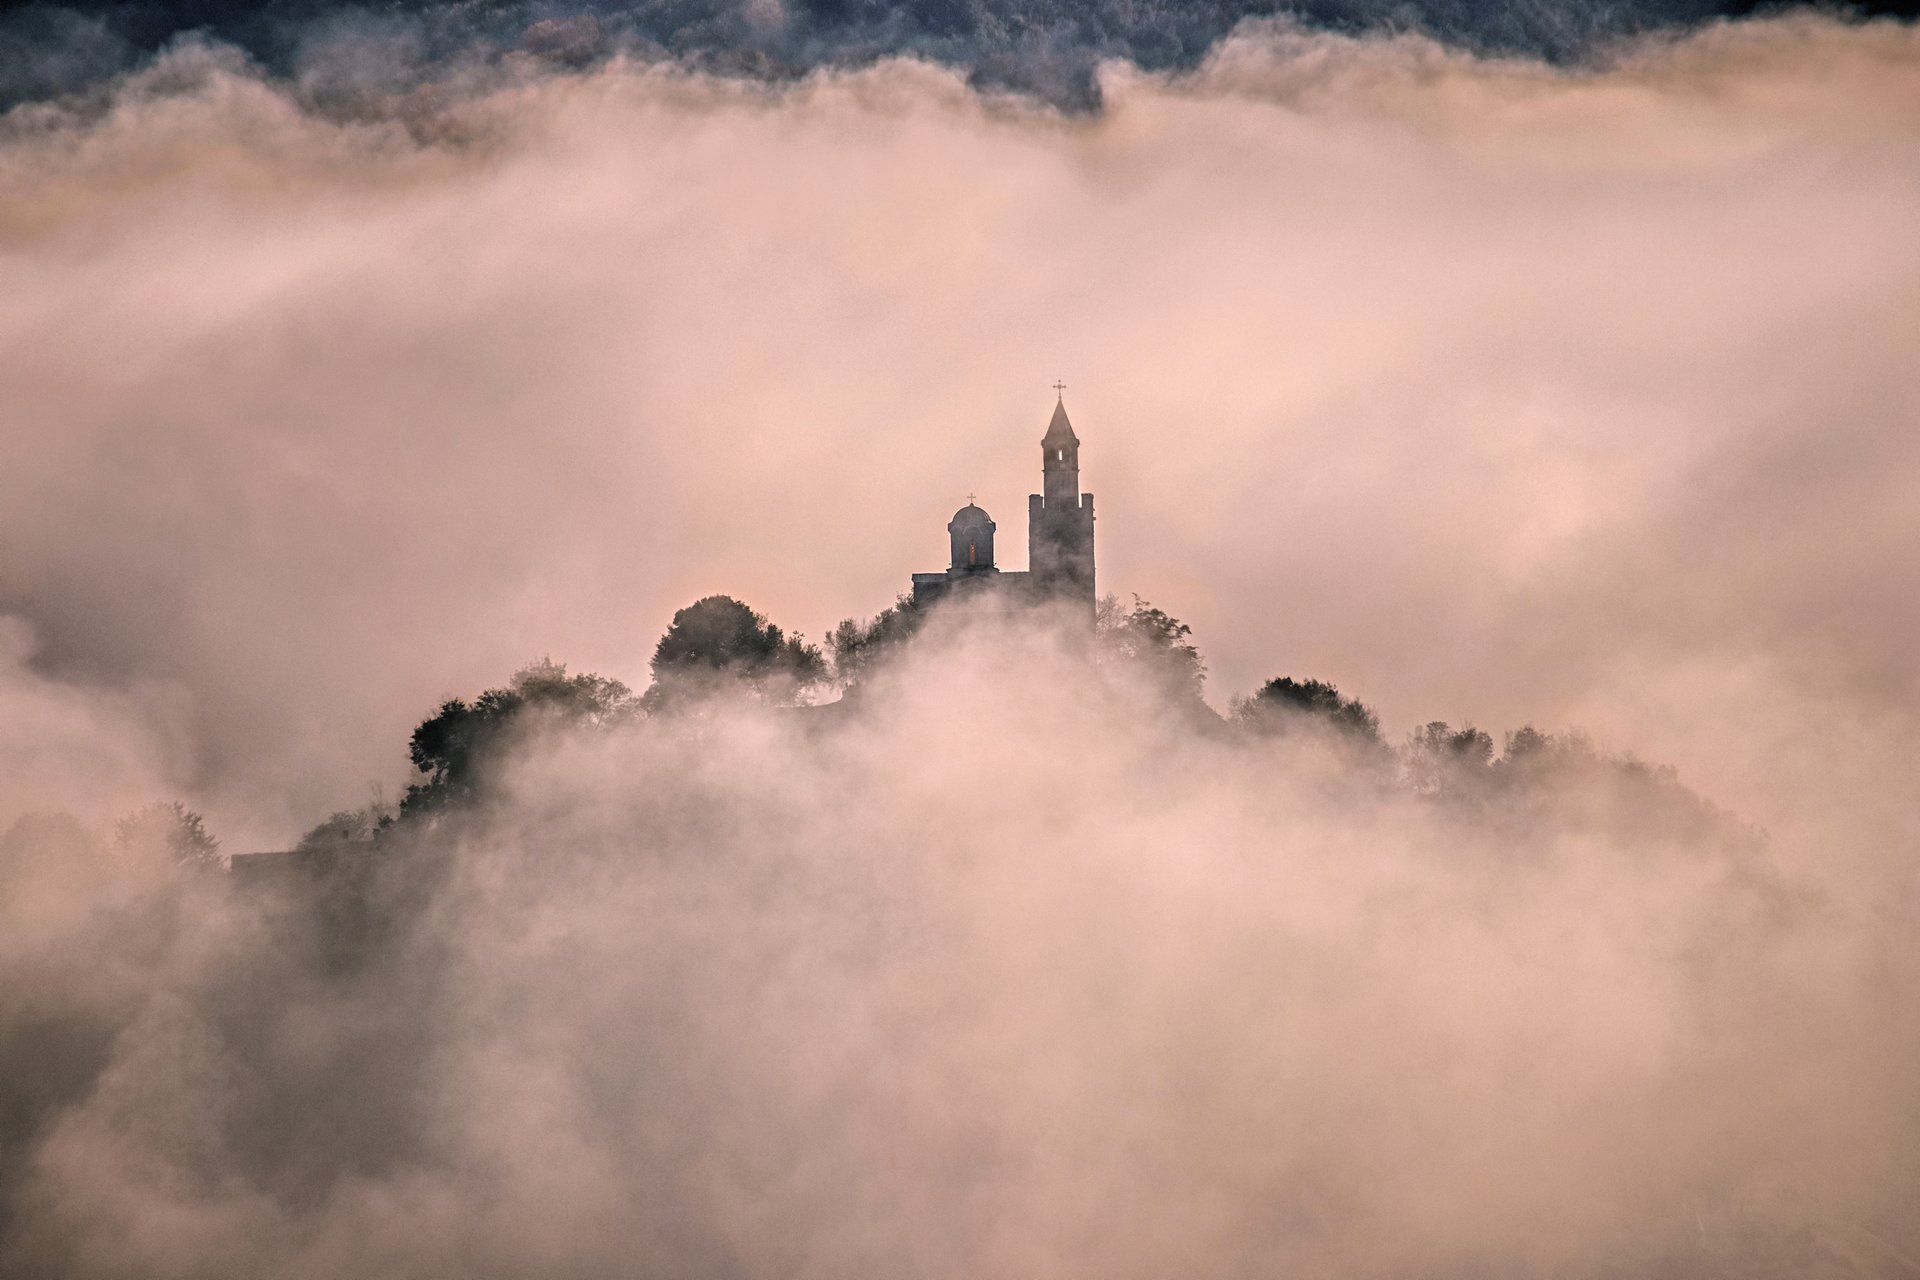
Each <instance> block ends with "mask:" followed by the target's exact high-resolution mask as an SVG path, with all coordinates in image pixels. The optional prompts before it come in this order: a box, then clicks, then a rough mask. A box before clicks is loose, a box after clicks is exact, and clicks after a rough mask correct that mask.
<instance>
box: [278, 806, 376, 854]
mask: <svg viewBox="0 0 1920 1280" xmlns="http://www.w3.org/2000/svg"><path fill="white" fill-rule="evenodd" d="M392 820H393V819H392V815H391V814H389V813H387V812H385V811H383V810H382V809H381V807H380V806H379V805H368V806H367V807H366V808H364V809H342V810H340V811H339V812H337V813H335V814H333V815H332V816H331V817H329V818H328V819H327V820H326V821H325V822H322V823H320V824H318V825H317V826H315V827H314V828H313V829H312V830H311V831H309V832H307V834H305V835H303V836H301V837H300V843H299V844H297V845H295V846H294V848H295V849H296V850H298V851H300V852H302V853H315V852H319V851H321V850H329V849H343V848H352V847H356V846H361V847H366V846H371V845H372V844H373V842H374V840H375V839H376V838H378V836H379V835H380V832H381V831H382V830H383V829H384V828H385V827H386V826H387V825H388V824H389V823H390V822H392Z"/></svg>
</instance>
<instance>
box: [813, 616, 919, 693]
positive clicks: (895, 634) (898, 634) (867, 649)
mask: <svg viewBox="0 0 1920 1280" xmlns="http://www.w3.org/2000/svg"><path fill="white" fill-rule="evenodd" d="M924 618H925V615H924V614H923V613H921V611H920V608H919V606H917V605H915V604H914V602H913V597H912V596H910V595H905V594H902V595H901V596H900V597H899V598H898V599H896V600H895V601H894V602H893V604H892V605H891V606H889V607H888V608H886V609H883V610H881V611H880V613H879V614H878V615H877V616H875V617H874V618H873V619H872V620H871V621H869V622H867V623H865V624H864V625H863V624H861V623H858V622H855V621H854V620H853V619H852V618H843V619H841V622H840V625H839V626H837V627H835V628H834V629H833V634H832V635H830V636H828V637H827V648H828V650H829V652H830V653H831V654H832V656H833V675H834V679H836V680H838V681H839V682H840V683H841V684H843V685H852V684H855V683H857V682H858V681H859V680H860V679H861V677H863V676H866V675H868V674H870V673H872V671H873V670H874V669H875V668H876V667H877V666H879V665H880V664H881V663H882V662H885V661H887V660H888V659H890V658H892V657H894V656H895V655H896V654H898V653H899V652H900V651H901V650H902V649H904V648H905V647H906V643H907V641H908V640H910V639H912V638H913V636H914V634H915V633H916V632H918V631H919V630H920V623H921V621H922V620H923V619H924Z"/></svg>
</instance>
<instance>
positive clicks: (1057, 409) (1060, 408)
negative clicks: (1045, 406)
mask: <svg viewBox="0 0 1920 1280" xmlns="http://www.w3.org/2000/svg"><path fill="white" fill-rule="evenodd" d="M1079 443H1080V437H1079V436H1076V435H1075V434H1073V424H1072V423H1071V422H1068V421H1067V402H1066V401H1065V400H1062V401H1060V403H1058V404H1056V405H1054V406H1053V421H1052V422H1049V423H1048V424H1047V434H1046V436H1045V437H1044V438H1043V439H1042V440H1041V441H1040V447H1041V448H1042V449H1058V448H1061V447H1062V446H1065V445H1070V444H1076V445H1077V444H1079Z"/></svg>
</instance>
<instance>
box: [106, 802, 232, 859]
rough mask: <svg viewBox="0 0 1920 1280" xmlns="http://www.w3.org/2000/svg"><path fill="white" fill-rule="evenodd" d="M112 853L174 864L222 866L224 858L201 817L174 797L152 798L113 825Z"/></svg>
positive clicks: (126, 857) (216, 841)
mask: <svg viewBox="0 0 1920 1280" xmlns="http://www.w3.org/2000/svg"><path fill="white" fill-rule="evenodd" d="M113 852H114V854H115V856H117V857H121V858H125V859H128V860H131V861H139V862H149V863H159V862H164V863H166V864H167V865H169V866H175V867H194V868H201V867H224V866H225V865H226V861H227V860H226V859H225V858H223V857H221V856H220V842H219V841H218V840H216V839H214V837H213V836H212V835H211V834H210V833H209V832H208V831H207V825H206V822H205V820H203V819H202V818H201V816H200V815H199V814H197V813H195V812H194V811H193V810H191V809H189V808H187V806H186V805H184V804H181V803H180V802H179V801H178V800H156V801H154V802H153V803H152V804H150V805H147V806H145V807H144V808H141V809H137V810H135V811H134V812H132V813H130V814H128V815H127V816H126V817H124V818H122V819H120V821H119V822H117V823H115V824H114V828H113Z"/></svg>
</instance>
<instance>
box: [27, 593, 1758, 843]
mask: <svg viewBox="0 0 1920 1280" xmlns="http://www.w3.org/2000/svg"><path fill="white" fill-rule="evenodd" d="M925 623H926V617H925V615H924V614H923V613H922V611H920V610H917V609H916V608H915V607H914V605H913V602H912V600H911V599H910V598H908V597H906V596H902V597H900V599H899V600H898V601H896V602H895V603H894V604H893V605H892V606H891V607H889V608H888V609H886V610H884V611H882V612H881V613H880V614H879V615H878V616H876V617H874V618H871V619H869V620H867V621H865V622H860V621H858V620H855V619H847V620H845V621H843V622H841V623H840V625H839V626H838V627H837V628H835V629H834V631H833V632H832V633H831V634H830V635H829V636H828V638H827V642H826V645H825V647H824V649H823V648H822V647H821V646H816V645H813V644H809V643H807V642H806V640H805V639H804V638H803V637H801V636H798V635H789V634H787V633H786V632H784V631H783V630H782V628H781V627H779V626H778V625H777V624H775V623H772V622H769V621H768V620H767V619H766V617H765V616H764V615H763V614H761V613H759V612H757V611H755V610H754V609H753V608H752V607H751V606H749V605H747V604H745V603H743V602H741V601H739V600H735V599H733V598H731V597H728V596H721V595H715V596H708V597H705V598H703V599H701V600H698V601H696V602H694V603H693V604H691V605H688V606H687V607H686V608H684V609H681V610H679V611H678V612H677V613H675V614H674V616H673V621H672V623H671V625H669V627H668V628H667V630H666V632H665V633H664V634H663V635H662V636H661V637H660V640H659V642H658V644H657V645H656V646H655V649H654V654H653V658H652V661H651V664H650V674H651V677H652V681H651V683H650V685H649V686H648V687H647V688H646V690H645V691H644V692H643V693H640V694H636V693H635V692H634V691H633V690H632V689H631V688H630V687H629V686H628V685H626V684H624V683H622V682H621V681H619V680H617V679H613V678H610V677H607V676H601V675H595V674H588V673H569V672H568V670H567V668H566V666H565V665H564V664H561V663H557V662H554V661H552V660H551V659H549V658H542V659H541V660H539V661H537V662H535V663H533V664H531V665H529V666H527V667H525V668H523V669H521V670H520V671H518V672H516V673H515V674H514V675H513V677H512V679H511V680H510V681H508V683H507V684H506V685H504V686H502V687H499V688H493V689H487V690H484V691H483V692H481V693H479V694H478V695H477V696H475V697H474V698H472V699H471V700H468V699H465V698H453V699H449V700H448V701H446V702H444V703H443V704H441V706H440V707H439V708H438V710H437V711H435V712H434V714H432V715H431V716H429V717H428V718H427V719H425V720H424V721H422V722H421V723H420V725H419V726H418V727H417V728H416V729H415V730H414V731H413V734H412V737H411V739H410V740H409V742H408V744H407V747H408V757H409V759H410V760H411V762H412V765H413V767H414V770H415V774H416V777H415V780H414V781H413V782H412V783H411V784H410V785H408V787H407V788H406V791H405V793H404V795H403V797H402V798H401V800H400V801H399V803H398V804H397V805H388V804H387V803H385V802H384V801H380V800H376V801H375V802H373V803H371V804H369V805H367V806H365V807H363V808H360V809H349V810H341V811H339V812H336V813H334V814H332V815H331V816H330V817H328V818H327V819H326V820H324V821H322V822H320V823H319V824H317V825H316V826H314V827H313V828H312V829H311V830H309V831H308V832H307V833H306V834H305V835H304V836H302V837H301V839H300V841H299V843H298V845H297V847H296V853H299V854H303V855H309V856H311V857H313V858H316V859H321V860H323V861H324V860H327V859H330V858H333V857H335V856H336V855H344V854H347V853H353V852H360V853H371V852H373V851H374V850H376V849H388V848H396V847H401V846H402V845H405V846H407V847H413V846H414V845H415V844H416V843H417V842H416V841H415V840H414V836H415V835H416V834H418V833H419V832H421V831H424V830H430V829H432V828H434V827H436V826H440V825H444V824H445V823H447V822H449V821H457V820H459V819H460V818H461V817H462V815H465V814H468V813H470V812H473V811H484V809H485V807H486V804H487V802H488V801H489V799H490V797H491V795H492V787H493V783H494V781H495V780H496V779H497V775H498V771H499V769H500V768H501V767H502V765H503V764H504V763H505V762H506V761H508V760H509V759H510V758H511V757H512V755H513V753H514V751H515V750H516V749H517V748H519V747H521V746H524V745H526V744H529V743H532V742H534V741H537V740H541V739H545V738H550V737H552V736H554V735H563V736H591V735H609V734H617V733H622V732H634V731H644V729H645V728H646V726H647V725H648V724H649V723H653V722H680V723H682V724H684V723H686V722H689V721H698V719H699V718H700V717H702V716H703V715H706V714H708V713H710V712H712V711H714V710H715V709H716V708H724V707H728V706H737V705H741V704H748V705H753V706H758V707H765V708H773V709H790V710H791V711H793V712H794V713H795V714H804V715H810V716H813V717H815V718H817V719H819V720H820V721H821V723H822V725H823V726H824V725H826V724H827V722H829V721H830V720H832V719H833V718H834V717H835V716H846V715H855V714H885V712H884V709H883V708H878V707H870V706H869V705H868V703H869V702H870V701H871V700H870V699H869V698H868V697H867V696H866V691H867V689H868V687H869V686H871V685H874V684H876V683H882V682H884V680H885V678H886V677H887V676H888V674H889V673H890V671H891V669H892V668H893V666H894V665H895V664H897V663H898V662H899V661H900V660H901V659H902V658H903V657H904V656H905V655H906V653H907V652H908V650H909V648H910V645H911V643H912V641H913V640H914V638H915V637H916V635H918V634H919V633H920V631H921V630H922V628H923V626H924V624H925ZM1084 658H1085V661H1086V663H1087V665H1088V667H1089V669H1090V670H1091V671H1097V672H1103V673H1105V674H1106V675H1108V676H1111V677H1115V678H1119V679H1123V680H1129V681H1133V682H1136V683H1138V684H1139V685H1140V686H1141V687H1143V688H1145V689H1147V690H1149V691H1151V693H1152V696H1153V699H1154V703H1155V705H1156V706H1157V707H1159V708H1160V709H1161V710H1162V711H1165V712H1166V713H1168V715H1169V718H1170V721H1171V723H1173V724H1176V725H1178V726H1179V727H1180V728H1181V729H1183V730H1185V731H1190V732H1198V733H1201V734H1203V735H1206V736H1207V737H1209V738H1211V739H1214V740H1216V741H1219V742H1222V743H1237V744H1239V745H1240V746H1241V747H1243V748H1244V749H1246V750H1261V749H1266V748H1268V747H1270V746H1272V745H1273V744H1275V743H1284V744H1289V745H1291V746H1294V747H1302V746H1310V747H1311V748H1313V750H1314V751H1315V752H1316V753H1317V755H1318V756H1319V757H1320V758H1321V759H1322V760H1324V761H1333V762H1335V776H1337V777H1339V778H1340V779H1342V780H1343V782H1344V783H1345V784H1347V785H1354V784H1359V783H1364V784H1365V785H1367V786H1369V787H1376V788H1385V789H1391V790H1397V791H1400V792H1403V793H1405V794H1407V795H1409V796H1415V797H1420V798H1423V799H1427V800H1431V801H1435V802H1440V803H1444V804H1446V805H1450V806H1454V807H1465V808H1472V809H1475V810H1476V811H1478V810H1484V809H1485V808H1486V807H1487V806H1488V805H1502V806H1505V807H1507V808H1510V809H1514V810H1515V811H1516V812H1524V811H1525V810H1526V809H1527V807H1528V805H1529V803H1530V797H1531V796H1532V795H1533V793H1535V792H1539V791H1542V790H1543V789H1545V790H1551V791H1552V792H1553V794H1554V795H1556V796H1561V795H1563V794H1564V793H1565V792H1566V790H1567V788H1568V786H1569V784H1571V783H1573V782H1575V781H1577V782H1578V783H1579V788H1580V790H1581V791H1582V792H1583V793H1584V794H1585V795H1586V797H1587V803H1586V805H1585V807H1586V809H1587V810H1588V812H1589V816H1597V815H1599V814H1600V813H1601V812H1602V811H1604V812H1606V813H1608V814H1610V815H1612V819H1619V818H1620V817H1621V816H1622V815H1626V814H1629V813H1631V814H1633V815H1635V816H1634V821H1636V822H1641V821H1644V820H1646V819H1647V818H1648V817H1649V815H1657V821H1658V823H1661V824H1669V825H1672V826H1673V827H1674V829H1675V831H1676V832H1678V833H1681V834H1684V835H1685V836H1686V837H1688V838H1697V837H1698V836H1700V835H1702V834H1704V833H1709V832H1713V831H1720V832H1723V833H1725V834H1726V835H1727V836H1728V837H1729V838H1730V839H1733V840H1735V841H1736V842H1739V843H1752V842H1754V841H1756V840H1757V838H1758V837H1757V836H1756V835H1755V833H1753V832H1751V831H1750V830H1747V829H1745V828H1743V827H1741V826H1740V825H1739V824H1738V823H1736V822H1734V821H1732V820H1731V819H1730V818H1729V817H1728V815H1726V814H1724V813H1722V812H1721V811H1720V810H1719V809H1717V808H1716V807H1715V806H1713V805H1711V804H1710V803H1708V802H1707V801H1705V800H1703V799H1701V798H1700V797H1698V796H1697V795H1695V794H1694V793H1693V792H1691V791H1690V790H1688V789H1687V788H1686V787H1684V786H1683V785H1682V784H1681V783H1680V782H1679V780H1678V778H1677V776H1676V774H1675V772H1674V770H1672V769H1671V768H1669V767H1654V766H1650V765H1648V764H1645V763H1643V762H1641V761H1639V760H1637V759H1635V758H1632V757H1630V756H1616V755H1610V754H1607V753H1604V752H1602V751H1600V750H1599V749H1598V748H1596V747H1595V746H1594V744H1593V743H1592V742H1591V741H1589V740H1588V739H1587V738H1586V737H1585V735H1583V734H1582V733H1580V732H1578V731H1577V730H1576V731H1569V732H1562V733H1546V732H1542V731H1541V730H1539V729H1536V728H1535V727H1533V726H1532V725H1525V726H1522V727H1520V728H1518V729H1515V730H1512V731H1510V732H1507V733H1506V734H1505V736H1504V739H1503V740H1502V742H1501V743H1499V744H1496V743H1495V740H1494V738H1493V736H1492V735H1491V734H1490V733H1488V732H1487V731H1485V730H1483V729H1480V728H1478V727H1476V726H1473V725H1462V726H1459V727H1455V726H1453V725H1450V724H1448V723H1446V722H1444V721H1438V720H1436V721H1430V722H1427V723H1424V724H1422V725H1420V726H1419V727H1418V728H1416V729H1415V730H1413V731H1412V732H1411V733H1409V734H1407V735H1406V737H1405V738H1404V739H1403V740H1401V741H1399V742H1390V741H1389V740H1388V739H1387V738H1386V737H1385V736H1384V735H1383V733H1382V731H1381V727H1380V718H1379V715H1378V714H1377V713H1376V712H1375V710H1374V709H1373V708H1372V707H1369V706H1368V705H1366V704H1365V703H1363V702H1362V701H1360V700H1359V699H1358V698H1354V697H1349V696H1347V695H1345V694H1343V693H1342V692H1341V691H1340V690H1339V689H1338V688H1337V687H1336V686H1334V685H1333V684H1331V683H1328V682H1326V681H1323V680H1318V679H1311V678H1308V679H1301V678H1297V677H1295V676H1291V675H1282V676H1277V677H1275V678H1273V679H1271V680H1269V681H1268V682H1267V683H1265V684H1264V685H1262V686H1261V687H1260V688H1258V689H1256V690H1255V691H1253V692H1252V693H1251V694H1249V695H1247V696H1244V697H1238V698H1235V699H1233V700H1232V702H1231V703H1230V706H1229V710H1228V712H1227V713H1226V714H1225V715H1222V714H1220V713H1219V712H1217V711H1215V710H1214V709H1213V708H1212V707H1211V706H1209V705H1208V703H1207V702H1206V700H1205V698H1204V696H1203V690H1204V687H1205V681H1206V664H1205V662H1204V660H1203V659H1202V657H1201V654H1200V652H1199V650H1198V648H1197V647H1196V646H1195V645H1194V644H1193V642H1192V629H1191V628H1190V627H1189V626H1188V625H1187V624H1186V623H1184V622H1181V621H1180V620H1179V619H1178V618H1175V617H1173V616H1172V615H1170V614H1168V613H1167V612H1165V611H1164V610H1162V609H1159V608H1157V607H1155V606H1154V605H1152V604H1150V603H1148V602H1146V601H1143V600H1141V599H1140V598H1139V597H1138V596H1135V597H1133V599H1132V602H1131V604H1128V605H1123V604H1122V603H1121V602H1120V601H1119V600H1118V599H1117V598H1116V597H1113V596H1107V597H1104V598H1103V599H1102V600H1101V601H1100V602H1099V605H1098V608H1097V611H1096V617H1095V624H1094V630H1093V641H1092V645H1091V647H1090V649H1089V651H1088V652H1087V653H1086V654H1085V655H1084ZM1602 797H1604V803H1602ZM29 848H32V849H41V850H61V851H64V852H63V853H62V856H85V857H89V858H94V859H99V858H106V859H107V860H109V861H114V860H118V861H123V862H124V861H127V860H138V861H141V862H143V863H145V864H149V865H161V864H166V865H172V866H177V867H182V868H203V867H208V866H218V865H224V858H223V857H222V856H221V854H220V853H219V842H218V841H217V840H216V839H215V838H214V837H213V836H212V835H211V834H209V833H208V831H207V830H206V827H205V823H204V820H203V819H202V817H201V815H199V814H197V813H194V812H193V811H191V810H189V809H187V808H186V807H185V806H184V805H183V804H181V803H180V802H179V801H155V802H153V803H152V804H150V805H148V806H147V807H145V808H143V809H141V810H140V811H138V812H136V813H134V814H131V815H129V816H128V817H126V818H125V819H123V820H122V821H121V822H120V823H118V824H117V826H116V827H115V829H114V831H113V833H112V835H111V837H110V839H108V840H105V841H102V840H100V839H98V838H97V837H95V836H94V835H93V834H92V833H90V832H88V831H87V830H86V829H85V828H84V827H83V826H82V824H80V823H79V822H78V820H76V819H74V818H72V817H71V816H69V815H66V814H46V813H32V814H26V815H23V816H21V817H19V818H18V820H17V821H16V822H15V823H14V825H13V826H12V828H11V829H9V830H8V831H7V832H6V834H5V835H4V837H0V859H4V858H6V857H15V858H18V857H24V856H26V854H25V851H26V850H27V849H29ZM316 865H319V864H318V863H316ZM328 865H331V862H329V863H328Z"/></svg>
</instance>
